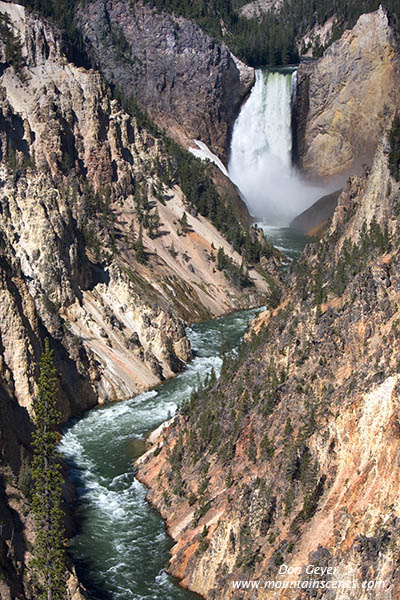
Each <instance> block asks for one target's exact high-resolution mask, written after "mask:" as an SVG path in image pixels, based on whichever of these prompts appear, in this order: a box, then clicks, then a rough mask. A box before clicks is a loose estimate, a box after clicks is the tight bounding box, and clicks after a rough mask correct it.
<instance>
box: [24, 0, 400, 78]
mask: <svg viewBox="0 0 400 600" xmlns="http://www.w3.org/2000/svg"><path fill="white" fill-rule="evenodd" d="M85 1H87V2H90V0H85ZM134 1H135V0H131V2H134ZM145 1H146V2H147V4H149V5H150V6H153V7H154V8H156V9H157V10H158V11H165V12H168V13H171V14H175V15H177V16H183V17H185V18H188V19H191V20H193V21H195V22H196V23H198V24H199V25H200V27H202V28H203V29H204V30H205V31H206V32H207V33H208V34H209V35H211V37H213V38H215V39H219V40H223V41H224V42H225V43H226V44H227V45H228V46H229V48H230V49H231V50H232V51H233V52H234V54H236V55H237V56H238V57H239V58H240V59H241V60H243V61H244V62H246V63H247V64H249V65H251V66H261V65H286V64H291V63H295V62H298V60H299V55H298V48H297V42H298V40H299V39H301V37H302V36H303V35H304V34H305V33H307V32H308V31H310V30H311V29H312V28H313V27H314V26H315V25H323V24H324V23H325V22H326V21H327V19H329V18H330V17H332V16H333V15H336V17H337V19H338V22H337V24H336V25H335V27H334V29H333V32H332V37H331V39H330V40H329V43H331V42H332V41H334V40H335V39H338V38H339V37H340V36H341V34H342V32H343V31H344V29H345V28H351V27H353V26H354V24H355V23H356V21H357V19H358V17H359V16H360V15H362V14H363V13H368V12H371V11H374V10H377V9H378V8H379V5H380V4H381V3H382V4H383V6H384V7H385V8H387V9H388V10H389V13H390V18H391V21H392V25H393V26H394V27H395V29H396V30H397V31H399V30H400V18H399V17H398V15H400V0H383V2H382V0H352V1H351V2H348V0H283V4H282V5H281V8H280V9H279V10H278V11H275V10H271V11H269V12H268V13H267V14H266V15H264V17H263V18H262V19H247V18H245V17H242V16H240V13H239V9H240V8H241V7H242V6H243V5H245V4H247V3H248V2H247V0H145ZM79 2H80V0H22V4H23V5H24V6H26V7H27V8H28V9H31V10H34V11H37V12H38V13H40V14H41V15H43V16H44V17H51V18H52V19H53V20H54V22H55V23H56V25H57V26H58V27H59V28H60V30H61V31H62V33H63V41H64V50H65V51H66V53H67V56H68V58H69V59H70V60H72V61H74V62H76V63H77V64H80V65H82V66H90V64H89V63H90V61H89V59H88V57H87V55H86V52H85V49H84V44H83V38H82V34H81V32H80V31H79V29H78V28H77V26H76V24H75V20H74V11H75V9H76V7H77V5H78V4H79ZM113 40H114V44H115V45H116V46H117V47H118V49H119V50H120V52H121V55H122V56H123V57H124V56H126V54H127V53H128V54H129V48H128V47H127V43H126V40H125V39H124V36H123V35H122V32H121V31H120V30H119V29H118V25H117V24H115V26H114V29H113ZM301 50H302V51H305V50H306V49H305V48H303V49H301ZM323 50H324V47H322V46H318V44H317V48H316V54H317V55H319V54H321V53H322V52H323Z"/></svg>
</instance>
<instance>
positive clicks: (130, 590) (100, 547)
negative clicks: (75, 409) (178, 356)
mask: <svg viewBox="0 0 400 600" xmlns="http://www.w3.org/2000/svg"><path fill="white" fill-rule="evenodd" d="M257 312H258V311H257V310H251V311H243V312H237V313H233V314H230V315H228V316H226V317H223V318H219V319H214V320H212V321H208V322H205V323H201V324H196V325H192V326H191V327H189V328H188V330H187V332H188V337H189V339H190V342H191V345H192V349H193V351H194V355H195V358H194V359H193V361H192V362H191V363H190V364H188V365H187V367H186V369H185V371H184V372H183V373H181V374H180V375H178V376H177V377H176V378H175V379H172V380H170V381H167V382H166V383H164V384H163V385H160V386H159V387H158V388H156V389H154V390H152V391H149V392H145V393H143V394H140V395H139V396H136V397H135V398H132V399H131V400H127V401H125V402H120V403H117V404H111V405H107V406H104V407H100V408H97V409H94V410H92V411H90V412H89V413H87V414H86V415H85V416H83V417H82V418H80V419H79V420H76V421H75V422H72V423H71V424H70V425H69V427H68V428H67V429H66V430H65V431H64V435H63V439H62V442H61V445H60V451H61V454H62V455H63V457H64V458H65V459H66V461H67V463H68V464H69V466H70V478H71V479H72V481H73V482H74V483H75V485H76V488H77V494H78V503H77V507H76V512H75V518H76V522H77V524H78V528H79V529H78V533H77V535H76V536H75V537H74V538H73V539H72V545H71V557H72V559H73V561H74V563H75V565H76V568H77V572H78V575H79V577H80V580H81V581H82V582H83V584H84V585H85V586H86V587H87V589H88V592H89V596H90V598H91V599H92V600H158V599H159V600H189V599H192V600H193V599H195V598H198V596H197V595H195V594H192V593H190V592H187V591H185V590H183V589H181V588H180V587H178V586H177V584H176V582H174V581H173V580H172V579H171V578H170V577H169V576H168V575H167V574H166V573H165V570H164V569H165V565H166V563H167V560H168V554H169V549H170V547H171V545H172V543H171V541H170V540H169V538H168V536H167V535H166V533H165V529H164V524H163V521H162V520H161V518H160V516H159V515H158V514H157V513H156V512H155V511H154V510H153V509H152V508H151V507H150V505H149V504H148V503H147V502H146V500H145V496H146V488H145V487H144V486H143V485H142V484H140V483H139V482H138V481H137V480H136V479H135V477H134V470H133V461H134V459H135V458H136V457H138V456H140V454H142V453H143V451H144V439H145V436H146V434H147V433H148V432H149V431H151V430H153V429H155V428H156V427H158V425H160V424H161V423H162V422H163V421H165V420H166V419H167V418H168V417H169V415H172V414H174V412H175V411H176V408H177V407H178V406H179V405H180V403H181V402H182V401H183V400H184V399H185V398H188V397H189V395H190V393H191V391H192V390H193V389H194V387H195V386H196V385H197V382H198V377H200V378H201V379H204V377H205V376H206V373H208V372H210V371H211V369H212V368H214V370H215V372H216V373H217V375H218V374H219V371H220V367H221V364H222V356H223V354H224V353H226V352H235V348H236V347H237V346H238V344H239V341H240V339H241V337H242V335H243V333H244V332H245V330H246V328H247V325H248V323H249V321H250V319H251V318H252V317H253V316H254V315H255V314H256V313H257Z"/></svg>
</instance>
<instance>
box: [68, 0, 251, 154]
mask: <svg viewBox="0 0 400 600" xmlns="http://www.w3.org/2000/svg"><path fill="white" fill-rule="evenodd" d="M78 19H79V22H80V28H81V31H82V33H83V36H84V39H85V43H86V47H87V51H88V53H89V55H90V56H91V58H92V60H93V61H94V63H95V64H96V65H98V67H99V68H100V69H101V71H102V72H103V73H104V75H105V77H106V79H107V80H108V81H109V82H111V83H112V84H114V85H116V86H118V87H119V88H120V89H121V90H122V91H123V93H124V95H125V96H127V97H129V96H133V97H134V98H135V99H136V101H137V103H138V105H139V106H140V107H141V108H142V110H145V111H147V112H148V114H149V115H150V116H151V118H152V119H153V120H154V121H155V122H156V123H157V125H158V126H159V127H161V128H162V129H164V130H165V131H166V132H167V133H168V134H169V135H171V136H172V137H173V138H174V139H176V140H178V141H179V142H180V143H181V144H182V145H184V146H186V147H187V146H188V145H190V140H192V139H200V140H202V141H203V142H205V143H206V144H208V145H209V146H210V147H211V148H212V150H213V152H216V153H217V154H219V155H220V156H221V157H223V158H224V157H225V158H226V157H227V152H228V143H229V135H230V131H231V129H232V127H233V123H234V121H235V119H236V116H237V114H238V111H239V107H240V105H241V102H242V100H243V98H244V97H245V96H246V94H247V93H248V91H249V90H250V88H251V86H252V84H253V81H254V70H253V69H251V68H249V67H247V66H245V65H244V64H242V63H240V61H238V60H237V59H236V58H235V57H233V56H232V55H231V53H230V51H229V49H228V48H227V47H226V46H225V45H224V44H222V43H218V42H216V41H213V40H212V39H211V38H210V37H209V36H208V35H207V34H206V33H204V32H203V31H202V30H201V29H200V27H199V26H198V25H196V24H194V23H193V22H191V21H188V20H186V19H184V18H176V17H174V16H171V15H168V14H166V13H165V14H164V13H157V12H155V11H154V10H153V9H151V8H150V7H149V6H146V5H145V4H143V3H142V2H134V3H130V4H129V3H124V2H111V1H108V0H106V1H104V0H96V1H95V2H90V3H88V4H87V6H86V7H85V8H82V9H80V11H79V14H78Z"/></svg>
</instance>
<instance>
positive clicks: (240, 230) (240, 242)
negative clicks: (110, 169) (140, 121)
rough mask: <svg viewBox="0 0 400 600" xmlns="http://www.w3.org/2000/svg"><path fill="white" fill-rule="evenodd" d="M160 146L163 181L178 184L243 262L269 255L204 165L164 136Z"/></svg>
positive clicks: (194, 206) (265, 246)
mask: <svg viewBox="0 0 400 600" xmlns="http://www.w3.org/2000/svg"><path fill="white" fill-rule="evenodd" d="M164 148H165V152H166V154H168V156H169V163H168V165H167V168H166V169H165V168H161V167H160V172H159V173H158V175H159V176H160V178H161V179H162V180H163V181H164V183H165V184H166V185H169V186H172V185H174V184H178V185H179V187H180V188H181V190H182V191H183V193H184V194H185V196H186V200H187V202H188V204H189V205H190V206H191V207H192V208H193V210H194V212H195V213H196V212H197V211H198V212H199V213H200V214H201V215H202V216H203V217H207V218H208V219H209V220H210V221H211V222H212V223H213V225H215V227H216V228H217V229H218V231H220V232H221V233H222V234H223V235H224V237H225V238H226V239H227V240H228V242H229V243H231V244H232V246H233V248H234V249H235V250H236V251H237V252H239V254H241V255H242V256H243V258H244V259H245V260H246V262H248V263H257V262H258V261H259V260H260V258H261V256H263V255H264V256H266V257H269V256H271V253H272V248H271V246H270V245H269V244H268V243H267V242H265V243H263V244H261V243H260V241H259V240H258V239H257V236H255V235H252V232H251V230H250V229H247V228H246V227H244V226H243V225H242V224H241V222H240V216H239V214H238V209H237V210H236V211H235V210H234V209H233V207H232V203H231V202H230V201H229V200H228V199H224V198H221V197H220V195H219V194H218V192H217V190H216V188H215V185H214V183H213V182H212V180H211V178H210V177H209V176H208V174H207V166H206V165H205V164H204V163H202V162H201V161H199V160H198V159H197V158H195V157H194V156H192V154H190V152H187V151H186V150H184V149H183V148H181V147H180V146H179V145H178V144H176V143H175V142H174V141H173V140H171V139H169V138H167V137H164Z"/></svg>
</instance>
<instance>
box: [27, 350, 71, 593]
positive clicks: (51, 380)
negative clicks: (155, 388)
mask: <svg viewBox="0 0 400 600" xmlns="http://www.w3.org/2000/svg"><path fill="white" fill-rule="evenodd" d="M38 387H39V392H38V396H37V398H36V399H35V400H34V403H33V410H34V414H35V432H34V434H33V440H32V447H33V463H32V479H33V490H32V500H31V511H32V514H33V517H34V521H35V525H36V537H35V543H34V550H33V556H34V558H33V560H32V561H31V564H30V567H31V568H32V569H33V572H34V575H35V579H36V590H37V592H38V595H37V598H38V599H40V600H64V599H65V596H66V586H65V561H64V549H63V529H62V524H61V523H62V518H63V512H62V509H61V495H62V483H63V479H62V474H61V465H60V462H59V459H58V456H57V450H56V447H57V443H58V440H59V434H58V432H57V427H58V426H59V424H60V421H61V417H60V414H59V412H58V411H57V408H56V403H57V398H58V394H59V388H58V373H57V370H56V368H55V366H54V356H53V351H52V350H50V345H49V340H48V339H46V341H45V348H44V352H43V354H42V357H41V360H40V376H39V382H38Z"/></svg>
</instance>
